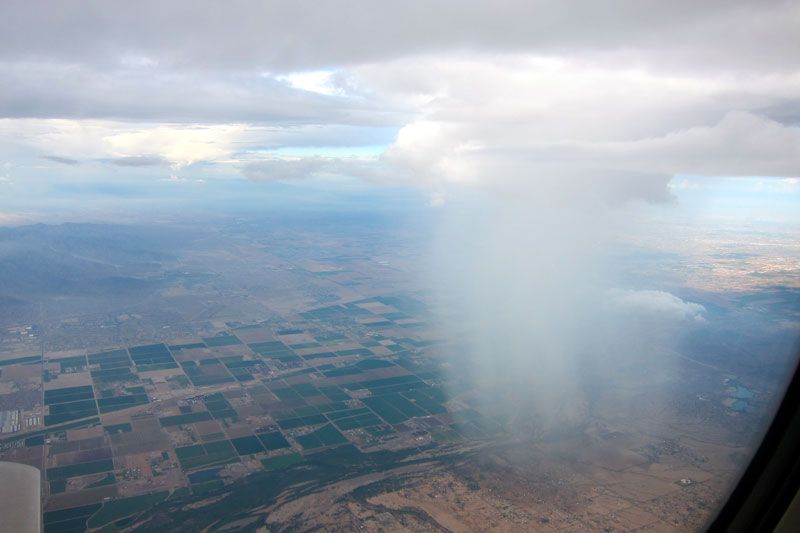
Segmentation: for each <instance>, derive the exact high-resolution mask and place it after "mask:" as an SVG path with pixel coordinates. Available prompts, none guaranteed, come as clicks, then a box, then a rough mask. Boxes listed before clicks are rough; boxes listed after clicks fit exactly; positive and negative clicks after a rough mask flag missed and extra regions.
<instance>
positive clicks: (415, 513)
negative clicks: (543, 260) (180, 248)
mask: <svg viewBox="0 0 800 533" xmlns="http://www.w3.org/2000/svg"><path fill="white" fill-rule="evenodd" d="M93 231H94V230H93ZM112 231H115V230H112ZM250 231H251V230H248V231H247V232H244V233H242V234H239V235H238V236H237V237H236V239H237V242H239V243H240V244H239V248H238V252H237V253H239V254H241V255H242V256H244V257H248V258H251V259H252V258H254V257H259V259H258V261H259V263H260V265H261V266H260V267H259V268H258V269H256V268H254V269H253V270H254V272H256V274H257V275H254V277H253V278H245V279H244V281H241V282H240V283H239V284H238V285H235V286H234V285H230V284H229V283H228V282H227V281H226V280H227V279H228V276H232V275H234V274H236V275H238V273H239V272H240V267H239V266H238V263H237V262H236V261H233V260H231V259H230V258H229V259H228V261H230V262H231V264H232V265H233V266H229V265H228V266H224V267H221V266H219V265H226V263H225V262H222V261H218V260H215V259H206V260H205V262H204V268H205V272H206V276H205V277H203V278H202V279H203V280H204V281H202V282H200V281H197V278H198V277H199V276H195V275H193V272H192V269H193V268H195V267H193V266H192V265H193V264H192V262H191V261H192V259H191V257H192V256H193V255H194V256H200V255H204V254H208V256H209V257H211V254H212V253H218V252H214V251H213V249H212V248H209V247H206V248H198V247H195V248H193V249H192V250H191V254H186V255H182V256H178V257H177V258H173V259H163V260H162V262H161V266H160V267H155V266H154V265H151V266H150V267H149V268H150V270H151V274H150V276H151V277H152V276H153V274H152V272H153V271H154V270H157V268H161V269H163V270H169V271H174V270H175V269H180V271H181V272H182V273H183V274H182V276H181V277H180V278H175V277H172V278H169V279H170V282H169V283H170V284H169V285H168V286H164V285H163V284H157V285H156V286H155V288H154V289H152V292H147V291H143V292H142V294H141V299H142V301H146V304H142V303H140V304H138V307H137V305H134V304H132V303H131V302H126V303H125V304H124V306H125V309H121V308H120V309H112V310H110V311H109V307H110V306H112V304H111V303H109V300H108V299H106V296H105V295H99V296H95V297H94V300H93V301H94V309H95V311H90V312H89V313H87V314H86V315H83V316H80V317H77V318H78V321H79V322H80V323H82V324H85V325H84V326H83V327H82V329H81V331H82V332H83V337H79V336H75V335H74V334H73V335H70V334H69V331H71V330H70V328H71V327H72V326H71V325H72V324H74V322H75V321H74V318H75V317H72V316H58V315H57V314H55V313H54V314H53V315H52V319H51V320H50V321H49V322H48V321H45V320H43V321H41V322H39V323H35V324H27V325H26V324H25V323H16V324H11V325H7V326H6V329H5V330H4V331H5V333H4V336H3V338H2V342H3V344H2V346H3V349H4V351H3V355H2V358H0V403H1V404H2V405H0V411H2V412H3V413H4V415H3V416H4V420H5V422H4V424H5V425H4V429H3V432H2V433H0V457H1V458H2V459H3V460H10V461H16V462H22V463H26V464H30V465H33V466H35V467H37V468H39V469H41V471H42V479H43V486H42V498H43V509H44V518H43V520H44V526H45V531H47V532H56V531H57V532H70V531H84V530H91V531H136V530H141V531H153V530H158V531H170V530H176V531H200V530H220V531H232V530H237V531H239V530H241V531H255V530H275V531H294V530H308V529H314V528H322V529H325V528H335V529H341V528H344V529H361V530H365V531H385V530H416V531H420V530H430V531H469V530H476V529H492V530H519V529H530V528H535V529H541V530H554V531H557V530H576V529H577V530H605V531H611V530H654V531H685V530H686V529H692V528H698V527H701V526H702V525H703V524H704V523H705V522H706V521H707V520H708V519H709V518H710V517H711V516H713V512H714V510H715V509H716V506H717V505H718V504H719V502H720V501H722V499H723V498H724V496H725V494H726V492H727V490H729V487H730V484H731V483H732V482H733V481H734V480H735V479H736V477H737V475H738V473H739V471H740V469H741V467H742V466H743V465H744V464H746V461H747V458H748V457H749V454H750V453H751V451H752V448H753V444H754V441H756V440H757V436H758V434H759V432H760V431H761V430H762V429H761V428H763V427H764V425H765V424H766V421H767V420H768V418H769V413H770V409H771V406H772V402H773V401H774V398H775V397H776V394H777V393H778V392H779V391H780V387H781V386H782V385H781V384H782V381H781V378H780V375H781V374H780V369H779V368H777V367H775V366H774V365H773V366H772V367H771V370H763V371H760V372H759V371H753V370H752V369H753V368H755V367H757V366H758V364H757V363H756V362H754V361H751V360H750V358H748V357H740V358H737V357H731V356H730V355H729V354H721V353H720V352H714V351H709V350H708V349H707V346H708V343H709V342H711V341H709V337H708V336H699V337H697V338H690V339H687V341H686V342H687V345H686V346H685V347H684V348H685V349H684V350H683V351H682V353H681V354H666V353H665V354H664V355H663V356H664V357H665V358H668V359H669V361H670V364H669V365H668V366H664V365H661V366H659V371H660V373H658V374H656V373H653V372H649V371H648V366H647V364H645V363H641V364H637V365H636V366H635V367H631V366H630V365H627V364H625V363H624V362H620V363H618V364H616V363H615V364H612V363H609V364H607V365H605V366H600V367H592V366H590V365H589V366H586V367H585V368H583V369H582V370H581V379H583V380H584V382H585V384H584V385H583V387H584V392H585V393H586V394H585V398H581V399H580V401H576V404H575V406H571V407H574V408H575V409H576V410H577V412H578V415H576V416H575V418H574V420H570V421H569V422H568V423H567V422H566V421H563V420H562V421H560V422H559V423H558V424H552V423H550V424H548V423H547V421H545V420H541V419H539V418H537V415H536V414H534V413H532V412H527V411H526V410H525V408H524V403H520V402H522V401H523V400H522V399H521V398H522V397H523V396H524V394H521V392H520V391H519V390H518V388H515V387H514V386H511V385H509V386H508V387H496V388H494V389H487V388H481V386H480V385H476V382H475V380H474V379H472V377H471V376H470V374H469V372H468V369H467V368H466V367H465V365H464V359H463V357H464V356H463V353H464V352H463V350H464V345H463V342H462V341H461V340H459V339H453V338H448V337H447V336H446V335H445V334H443V332H442V329H441V328H440V327H439V318H438V316H439V314H440V313H441V309H439V308H437V306H436V305H435V304H433V303H431V299H430V298H429V296H428V294H427V293H426V292H425V291H418V290H417V291H413V290H410V289H409V287H411V286H413V283H416V281H414V278H413V276H411V275H410V274H409V273H411V272H413V268H412V267H409V266H408V265H412V264H413V261H414V260H413V258H414V257H415V256H416V253H415V251H414V248H413V247H407V248H404V249H402V250H395V251H393V252H391V251H387V250H386V249H385V248H388V247H390V246H391V241H388V240H387V241H386V242H385V243H384V242H382V241H381V239H379V238H376V237H374V236H373V237H369V238H362V239H359V238H356V237H352V238H351V239H350V240H349V241H348V243H349V246H350V248H349V250H350V255H349V256H348V257H342V256H341V255H340V254H339V255H337V256H336V257H331V256H327V255H326V251H325V250H326V246H325V245H324V242H325V240H326V236H325V235H320V234H317V235H314V234H311V233H308V232H306V233H303V242H304V246H302V247H300V246H299V245H298V246H297V248H296V249H297V250H302V252H301V251H298V252H297V254H293V253H291V251H292V250H293V249H294V248H293V247H292V246H290V245H286V246H276V245H275V243H274V242H270V243H269V244H268V245H265V242H264V241H263V237H260V236H259V237H254V236H253V235H254V234H255V233H256V232H252V233H251V232H250ZM231 238H233V237H231V236H230V235H227V236H226V237H225V239H226V242H229V241H230V239H231ZM395 242H396V241H395ZM226 245H227V244H226ZM206 246H208V245H206ZM104 253H105V252H104ZM331 253H333V252H331ZM259 254H263V255H259ZM267 254H272V255H267ZM76 256H81V257H86V255H85V250H84V251H76ZM187 258H188V259H187ZM170 261H174V263H170ZM211 265H218V266H216V267H213V268H212V267H211ZM273 275H274V276H275V277H278V278H282V279H284V280H287V279H292V280H294V281H293V284H289V283H286V285H285V286H284V289H283V290H284V294H285V295H286V296H283V295H281V296H278V297H276V296H265V297H264V299H263V300H260V301H257V302H253V301H251V302H250V304H249V305H248V306H244V307H243V308H240V307H239V306H237V305H236V303H237V302H241V301H242V300H241V296H240V294H241V292H242V290H243V288H242V286H243V285H244V286H245V287H247V286H248V284H251V285H250V286H252V287H253V289H252V292H250V295H251V297H256V296H258V295H259V294H261V291H262V290H263V286H264V285H265V284H266V285H270V284H272V283H274V280H271V279H270V278H271V276H273ZM190 279H191V280H192V281H187V280H190ZM240 279H241V278H240ZM175 280H177V281H175ZM213 291H216V294H215V296H214V297H213V298H212V297H209V296H208V295H209V294H211V293H212V292H213ZM793 294H794V293H793V292H792V290H789V289H787V290H786V291H785V292H784V293H782V295H778V296H776V295H775V293H774V292H769V291H766V292H763V291H762V292H760V293H756V292H753V293H750V295H749V296H747V297H746V298H748V300H747V301H748V305H753V306H779V307H778V309H785V308H786V307H785V306H786V305H791V304H790V303H787V302H788V300H787V299H786V298H788V297H791V295H793ZM359 296H360V297H359ZM75 297H76V295H75V294H74V293H73V294H65V295H62V296H61V297H60V298H75ZM49 298H54V296H52V295H50V296H49ZM740 298H743V297H742V296H741V295H740V294H735V295H733V296H725V297H721V296H717V297H716V299H713V300H712V298H711V297H710V296H709V297H708V298H707V300H706V301H707V302H715V305H716V306H717V307H716V308H715V309H716V311H715V312H716V313H723V312H725V313H728V315H727V316H728V321H729V322H728V323H727V324H726V325H725V327H728V328H735V327H736V323H737V322H736V321H737V320H751V317H750V315H746V313H745V312H744V311H741V309H742V301H741V300H740ZM56 300H57V298H56ZM178 300H180V301H181V302H182V303H181V304H179V305H178V304H176V301H178ZM314 302H316V305H309V304H310V303H314ZM26 305H27V304H26ZM259 305H260V306H263V308H262V309H264V308H267V307H269V311H264V310H262V311H261V312H259V313H257V314H258V315H260V316H262V317H263V318H262V319H261V320H258V321H253V320H252V314H254V311H253V309H254V308H255V307H257V306H259ZM709 305H710V304H709ZM780 306H783V307H780ZM29 307H32V306H30V305H29ZM89 307H92V306H89ZM170 307H175V308H179V309H181V310H182V313H183V314H182V315H181V314H176V315H171V316H172V317H173V318H172V319H171V320H168V321H166V322H165V323H164V324H163V326H165V327H161V328H158V329H157V330H154V329H153V328H152V327H151V326H150V322H149V321H150V320H152V319H153V318H152V317H154V316H158V313H159V311H161V312H163V311H164V310H165V309H168V308H170ZM759 308H763V307H759ZM130 309H135V310H136V312H134V311H133V310H130ZM147 310H151V311H149V312H148V311H147ZM753 312H755V311H753ZM781 312H782V311H781ZM91 313H94V314H91ZM737 313H739V314H741V313H745V314H744V315H742V316H740V315H739V314H737ZM136 314H139V315H140V317H141V318H136V317H134V315H136ZM778 315H780V316H785V315H782V314H780V312H776V314H775V316H778ZM192 316H193V317H194V318H193V319H187V318H186V317H192ZM248 316H250V317H251V319H250V320H249V321H248V319H247V317H248ZM148 317H149V318H148ZM109 323H113V326H111V327H109V326H108V324H109ZM775 323H776V322H774V321H769V320H766V321H765V322H764V324H765V325H764V329H763V331H762V332H761V333H759V334H756V333H754V334H753V336H752V338H747V339H743V340H742V343H741V344H740V347H743V349H746V350H747V353H748V354H753V353H758V354H759V357H769V355H768V353H767V352H770V345H768V344H765V343H764V338H766V337H767V336H771V338H772V337H775V331H776V330H775V329H774V328H775V327H776V326H775ZM770 328H772V329H770ZM787 331H788V330H787ZM176 332H179V334H176ZM187 333H191V334H187ZM722 334H723V330H722V329H719V330H714V332H713V335H714V336H717V337H715V338H719V337H718V336H719V335H722ZM706 335H712V334H711V333H707V334H706ZM759 335H760V336H759ZM787 335H788V334H787ZM82 338H83V339H84V340H83V341H82V340H81V339H82ZM109 338H116V339H118V340H122V339H135V340H136V341H135V342H130V343H125V342H120V343H116V344H115V343H112V342H109V341H108V340H104V339H109ZM786 338H788V336H787V337H786ZM60 339H65V340H60ZM85 339H100V340H102V343H101V344H99V345H96V344H93V343H94V342H95V341H91V343H92V344H90V342H89V341H87V340H85ZM81 342H83V343H84V344H85V346H84V347H78V346H77V345H78V344H79V343H81ZM773 357H776V358H777V355H773ZM775 360H776V361H777V359H775ZM665 369H666V370H665ZM654 391H658V393H657V394H656V393H654ZM498 405H500V406H506V407H507V406H509V405H511V406H514V405H518V406H519V408H517V409H512V410H509V409H507V408H503V409H496V408H495V407H496V406H498Z"/></svg>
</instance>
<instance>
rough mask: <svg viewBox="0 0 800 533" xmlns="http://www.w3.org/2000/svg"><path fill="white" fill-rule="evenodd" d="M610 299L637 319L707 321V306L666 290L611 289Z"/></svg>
mask: <svg viewBox="0 0 800 533" xmlns="http://www.w3.org/2000/svg"><path fill="white" fill-rule="evenodd" d="M609 300H610V302H611V304H612V306H613V307H615V308H616V309H617V310H618V311H621V312H623V313H625V314H626V315H629V317H630V316H635V317H636V319H637V320H641V319H642V318H647V319H655V320H663V321H669V322H671V323H672V324H674V323H681V322H694V323H704V322H705V321H706V319H705V316H704V315H705V313H706V309H705V307H703V306H702V305H700V304H697V303H693V302H687V301H684V300H682V299H681V298H678V297H677V296H675V295H674V294H670V293H668V292H665V291H655V290H639V291H634V290H623V289H616V290H610V291H609ZM629 319H630V318H629Z"/></svg>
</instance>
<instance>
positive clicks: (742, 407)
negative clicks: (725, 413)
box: [731, 400, 748, 413]
mask: <svg viewBox="0 0 800 533" xmlns="http://www.w3.org/2000/svg"><path fill="white" fill-rule="evenodd" d="M747 407H748V404H747V402H746V401H744V400H736V401H735V402H733V405H731V409H733V410H734V411H738V412H740V413H743V412H745V411H747Z"/></svg>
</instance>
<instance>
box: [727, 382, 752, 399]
mask: <svg viewBox="0 0 800 533" xmlns="http://www.w3.org/2000/svg"><path fill="white" fill-rule="evenodd" d="M731 397H733V398H736V399H737V400H750V399H752V398H753V393H752V391H750V389H748V388H747V387H742V386H741V385H737V386H736V392H734V393H733V394H731Z"/></svg>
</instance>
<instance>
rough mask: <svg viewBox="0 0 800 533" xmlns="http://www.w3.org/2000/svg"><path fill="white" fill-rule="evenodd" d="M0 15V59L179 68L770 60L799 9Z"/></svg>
mask: <svg viewBox="0 0 800 533" xmlns="http://www.w3.org/2000/svg"><path fill="white" fill-rule="evenodd" d="M2 15H3V16H2V17H0V57H2V58H5V59H6V60H9V59H10V60H19V59H25V60H33V61H39V60H42V59H45V60H56V61H65V62H69V63H75V62H77V63H91V64H101V65H105V66H108V65H110V64H118V63H119V61H120V58H127V61H129V62H137V61H140V60H142V58H149V59H152V60H156V61H158V62H159V63H161V64H165V65H169V66H172V67H180V68H206V67H211V68H226V69H227V68H234V69H235V68H242V67H244V68H261V69H269V70H297V69H305V68H319V67H324V66H329V65H343V64H352V63H359V62H369V61H376V60H385V59H390V58H393V57H399V56H403V55H412V54H416V53H420V52H442V51H452V50H471V51H476V50H479V51H497V52H509V51H512V52H518V51H533V52H535V53H542V54H557V55H563V54H565V53H566V54H567V55H569V54H571V53H587V52H588V53H591V54H612V55H618V56H620V55H622V56H628V57H630V59H632V60H635V61H641V60H645V61H657V62H659V63H661V64H671V65H675V66H680V67H681V68H685V67H687V66H691V67H693V68H696V69H701V70H702V69H707V68H709V66H710V65H715V66H716V67H717V68H719V67H721V68H739V67H745V68H757V69H764V70H783V69H785V68H787V67H788V68H793V65H794V62H795V60H796V51H797V49H798V47H800V37H798V32H797V31H796V29H797V27H798V25H800V8H799V7H798V5H797V3H796V2H790V1H764V0H762V1H725V2H723V1H710V2H690V1H677V2H659V1H641V0H621V1H617V2H596V1H581V2H561V1H558V0H546V1H529V0H526V1H523V0H502V1H500V2H479V1H474V0H466V1H465V0H449V1H439V2H428V1H423V0H413V1H409V2H358V1H354V0H346V1H330V2H312V1H307V0H300V1H294V2H275V1H270V2H262V1H241V0H238V1H231V2H224V3H220V2H211V1H178V2H160V1H155V0H146V1H140V2H133V3H131V2H124V1H111V2H108V1H101V0H94V1H88V2H85V1H74V0H73V1H63V2H54V3H50V4H48V6H47V9H41V6H40V5H37V4H36V3H31V2H26V1H24V0H13V1H9V2H5V3H4V7H3V8H2ZM723 43H724V46H721V44H723ZM767 50H768V51H769V52H768V53H767Z"/></svg>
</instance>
